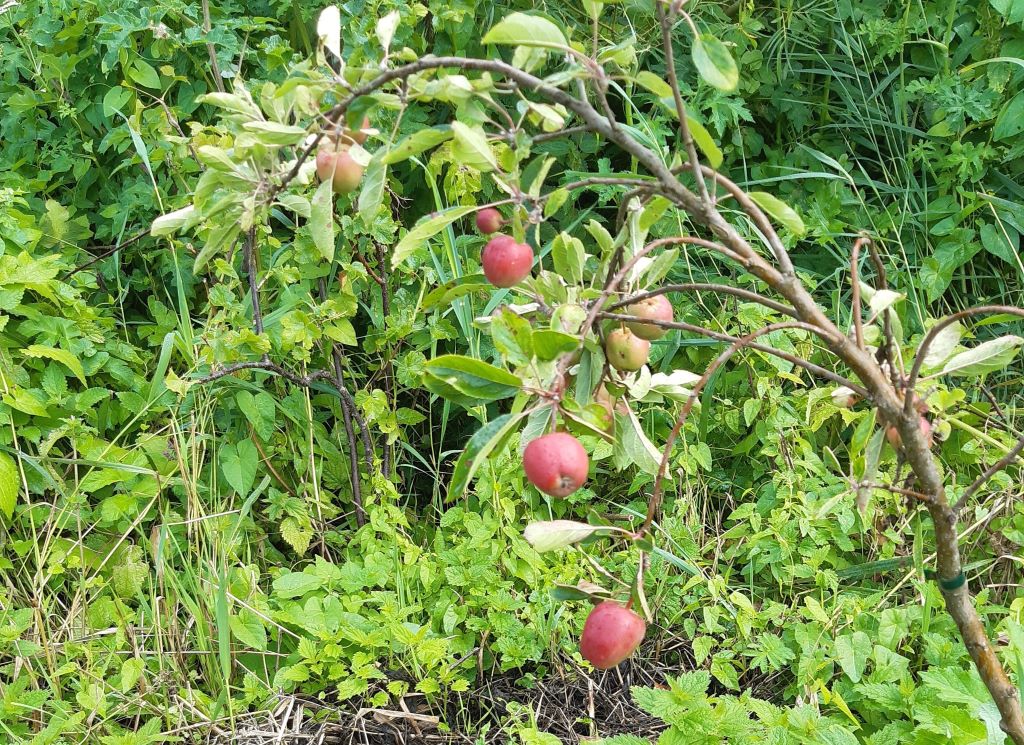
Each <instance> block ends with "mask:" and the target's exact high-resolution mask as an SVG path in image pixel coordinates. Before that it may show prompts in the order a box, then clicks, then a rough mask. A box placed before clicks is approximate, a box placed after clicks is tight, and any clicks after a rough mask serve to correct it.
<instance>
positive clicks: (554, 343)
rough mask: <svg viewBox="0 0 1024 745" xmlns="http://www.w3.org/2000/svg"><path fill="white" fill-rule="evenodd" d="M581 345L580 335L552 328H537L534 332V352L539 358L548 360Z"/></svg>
mask: <svg viewBox="0 0 1024 745" xmlns="http://www.w3.org/2000/svg"><path fill="white" fill-rule="evenodd" d="M579 345H580V340H579V338H578V337H576V336H573V335H571V334H565V333H563V332H561V331H554V330H552V329H536V330H535V331H534V332H533V353H534V354H535V355H537V359H539V360H542V361H544V362H547V361H549V360H553V359H556V358H557V357H559V356H560V355H563V354H565V353H566V352H571V351H573V350H574V349H576V348H577V347H579Z"/></svg>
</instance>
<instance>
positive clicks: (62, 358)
mask: <svg viewBox="0 0 1024 745" xmlns="http://www.w3.org/2000/svg"><path fill="white" fill-rule="evenodd" d="M22 353H23V354H24V355H25V356H26V357H45V358H46V359H50V360H56V361H57V362H59V363H61V364H62V365H64V366H65V367H66V368H67V369H68V370H70V371H71V372H72V374H74V376H75V377H76V378H78V379H79V380H80V381H81V382H82V385H88V384H87V383H86V381H85V369H84V368H83V367H82V363H81V362H79V360H78V358H77V357H75V355H73V354H71V352H69V351H67V350H66V349H57V348H56V347H47V346H43V345H41V344H32V345H31V346H29V347H26V348H25V349H24V350H22Z"/></svg>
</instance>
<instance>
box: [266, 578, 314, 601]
mask: <svg viewBox="0 0 1024 745" xmlns="http://www.w3.org/2000/svg"><path fill="white" fill-rule="evenodd" d="M321 584H323V580H322V579H321V578H320V577H318V576H316V575H315V574H306V573H305V572H289V573H288V574H284V575H281V576H280V577H278V578H277V579H275V580H274V594H275V595H277V596H278V597H280V598H285V599H288V598H300V597H302V596H303V595H305V594H306V593H307V592H313V590H318V589H320V585H321Z"/></svg>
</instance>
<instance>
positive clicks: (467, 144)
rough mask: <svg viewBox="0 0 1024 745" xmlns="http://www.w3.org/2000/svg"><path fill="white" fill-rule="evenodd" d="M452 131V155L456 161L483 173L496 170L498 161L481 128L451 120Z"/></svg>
mask: <svg viewBox="0 0 1024 745" xmlns="http://www.w3.org/2000/svg"><path fill="white" fill-rule="evenodd" d="M452 133H453V134H454V135H455V147H454V148H453V149H452V155H453V156H454V157H455V160H456V161H457V162H459V163H461V164H462V165H465V166H469V167H471V168H475V169H476V170H478V171H483V172H484V173H487V172H489V171H496V170H498V161H497V159H496V158H495V157H494V151H493V150H491V145H490V143H489V142H487V135H486V134H485V133H484V131H483V129H481V128H480V127H470V126H468V125H466V124H463V123H462V122H452Z"/></svg>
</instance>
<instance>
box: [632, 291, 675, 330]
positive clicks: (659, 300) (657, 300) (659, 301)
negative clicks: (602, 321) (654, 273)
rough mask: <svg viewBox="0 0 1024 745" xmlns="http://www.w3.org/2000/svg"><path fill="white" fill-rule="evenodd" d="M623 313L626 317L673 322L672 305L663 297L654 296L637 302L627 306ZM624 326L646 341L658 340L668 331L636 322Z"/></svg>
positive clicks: (649, 324)
mask: <svg viewBox="0 0 1024 745" xmlns="http://www.w3.org/2000/svg"><path fill="white" fill-rule="evenodd" d="M625 311H626V314H627V315H630V316H639V317H640V318H649V319H650V320H652V321H665V322H671V321H672V320H673V313H672V303H670V302H669V301H668V298H667V297H665V296H664V295H655V296H654V297H649V298H644V299H643V300H638V301H637V302H635V303H633V304H632V305H627V306H626V308H625ZM626 326H627V327H628V328H629V330H630V331H632V332H633V333H634V334H636V335H637V336H639V337H640V338H641V339H647V340H651V339H660V338H661V337H663V336H664V335H665V334H666V333H667V332H668V329H664V328H661V327H660V326H655V325H654V324H651V323H640V322H638V321H633V322H630V323H627V324H626Z"/></svg>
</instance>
